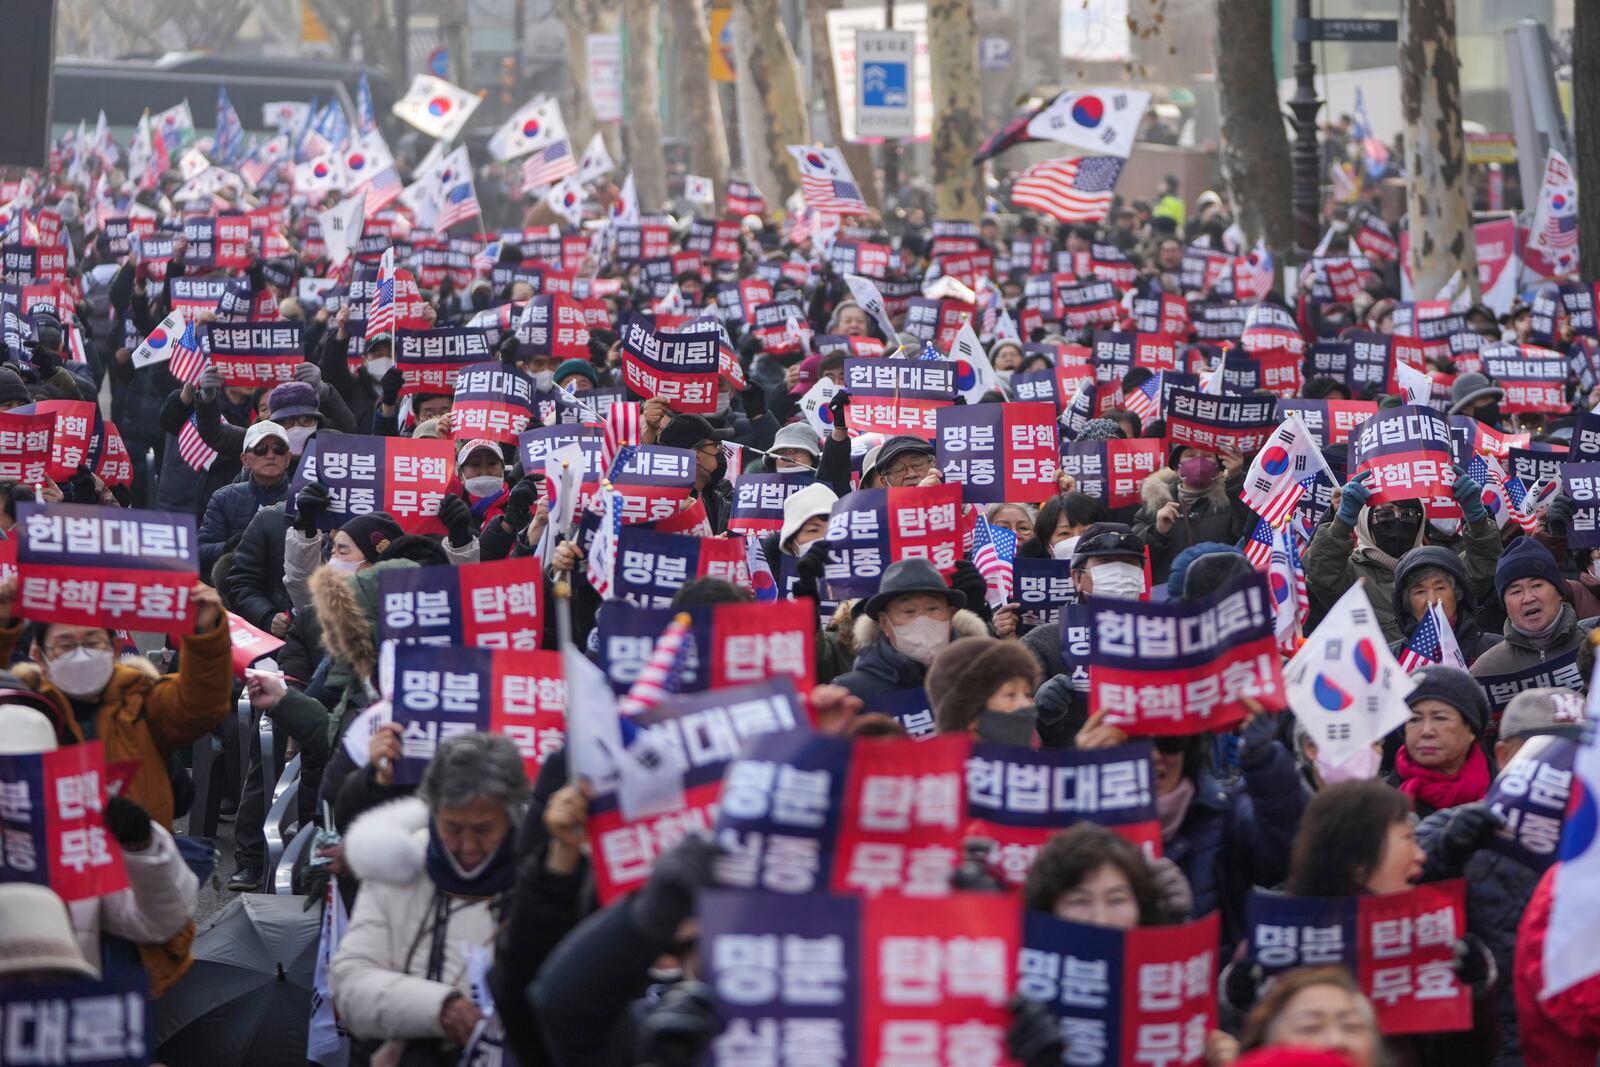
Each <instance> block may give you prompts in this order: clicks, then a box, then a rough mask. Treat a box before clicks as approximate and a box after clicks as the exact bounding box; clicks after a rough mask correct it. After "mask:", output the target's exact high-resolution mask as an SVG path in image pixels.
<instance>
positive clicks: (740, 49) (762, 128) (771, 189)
mask: <svg viewBox="0 0 1600 1067" xmlns="http://www.w3.org/2000/svg"><path fill="white" fill-rule="evenodd" d="M732 25H733V52H734V56H733V59H734V68H735V71H736V76H735V80H734V83H733V86H732V88H733V109H734V127H735V128H736V129H737V130H738V131H739V137H738V142H739V155H738V167H737V170H738V172H739V173H741V174H742V175H743V176H744V177H745V178H746V179H747V180H749V181H751V182H754V183H755V185H756V188H758V189H760V190H761V195H762V196H764V197H766V199H767V204H768V205H769V206H770V207H771V208H772V209H774V210H779V209H781V208H782V207H783V197H782V196H780V195H779V190H778V179H777V176H776V175H775V174H773V172H772V159H771V156H770V153H769V152H768V150H767V134H766V116H765V114H764V113H763V111H762V108H761V93H760V91H759V90H758V89H757V88H756V86H755V83H754V82H752V81H751V80H750V79H749V78H748V77H746V76H745V72H746V71H748V70H749V69H750V64H751V56H752V55H753V54H754V53H755V48H756V43H755V42H756V31H755V25H754V21H753V20H752V18H751V16H750V11H749V9H748V8H746V7H745V6H744V5H743V4H734V5H733V15H732Z"/></svg>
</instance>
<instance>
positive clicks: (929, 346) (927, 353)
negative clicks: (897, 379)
mask: <svg viewBox="0 0 1600 1067" xmlns="http://www.w3.org/2000/svg"><path fill="white" fill-rule="evenodd" d="M917 358H918V359H943V358H944V357H943V356H941V355H940V354H939V350H938V349H937V348H934V347H933V342H932V341H924V342H922V355H920V356H918V357H917Z"/></svg>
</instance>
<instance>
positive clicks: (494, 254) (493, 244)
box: [472, 241, 500, 274]
mask: <svg viewBox="0 0 1600 1067" xmlns="http://www.w3.org/2000/svg"><path fill="white" fill-rule="evenodd" d="M498 262H500V242H499V241H490V242H489V243H488V244H486V245H484V246H483V250H482V251H480V252H479V253H478V254H477V255H475V256H473V257H472V269H473V270H475V271H477V272H478V273H480V274H488V273H489V272H490V271H492V270H494V265H495V264H496V263H498Z"/></svg>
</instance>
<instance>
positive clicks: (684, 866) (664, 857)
mask: <svg viewBox="0 0 1600 1067" xmlns="http://www.w3.org/2000/svg"><path fill="white" fill-rule="evenodd" d="M721 854H722V850H721V849H720V848H718V847H717V844H716V842H714V841H712V840H710V839H709V838H705V837H686V838H684V839H683V840H682V841H680V842H679V843H678V844H677V845H676V846H674V847H673V848H672V849H671V850H670V851H668V852H664V853H662V854H661V856H660V857H658V858H657V859H656V869H655V870H654V871H652V872H650V880H649V881H648V882H646V883H645V885H644V888H643V889H641V890H639V892H637V893H635V894H634V897H633V900H632V902H631V903H630V904H629V906H630V907H631V908H632V909H633V920H634V922H636V923H638V924H639V928H640V929H641V930H643V931H644V932H645V933H646V934H648V935H649V936H651V937H653V938H655V939H656V940H658V941H660V942H662V943H663V944H665V943H667V942H670V941H672V940H673V938H675V937H676V936H677V933H678V926H679V925H680V924H681V923H682V922H683V920H685V919H687V918H688V917H689V916H691V915H693V914H694V897H695V894H696V893H698V892H699V891H700V890H702V889H704V888H706V887H707V886H709V885H712V884H713V883H714V881H715V874H714V871H713V866H714V865H715V863H716V860H717V857H718V856H720V855H721Z"/></svg>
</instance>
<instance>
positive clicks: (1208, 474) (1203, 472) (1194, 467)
mask: <svg viewBox="0 0 1600 1067" xmlns="http://www.w3.org/2000/svg"><path fill="white" fill-rule="evenodd" d="M1178 477H1180V478H1182V479H1183V480H1184V481H1185V482H1188V483H1189V484H1190V485H1195V486H1207V485H1210V484H1211V483H1212V482H1214V481H1216V480H1217V461H1216V460H1214V459H1212V458H1211V457H1210V456H1190V457H1189V458H1188V459H1181V460H1179V461H1178Z"/></svg>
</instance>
